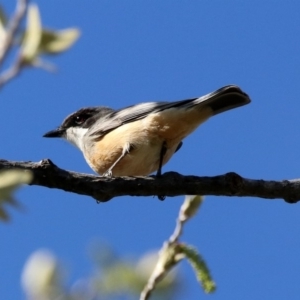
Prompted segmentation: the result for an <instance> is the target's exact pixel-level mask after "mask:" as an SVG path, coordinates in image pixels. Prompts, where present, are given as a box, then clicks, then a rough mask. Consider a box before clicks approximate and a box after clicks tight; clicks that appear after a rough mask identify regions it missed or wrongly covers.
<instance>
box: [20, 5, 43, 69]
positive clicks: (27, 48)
mask: <svg viewBox="0 0 300 300" xmlns="http://www.w3.org/2000/svg"><path fill="white" fill-rule="evenodd" d="M41 39H42V25H41V18H40V13H39V9H38V7H37V5H35V4H31V5H29V7H28V12H27V27H26V32H25V37H24V40H23V42H22V56H23V60H24V62H26V63H29V64H30V63H31V62H33V61H34V60H35V58H36V57H37V55H38V54H39V46H40V43H41Z"/></svg>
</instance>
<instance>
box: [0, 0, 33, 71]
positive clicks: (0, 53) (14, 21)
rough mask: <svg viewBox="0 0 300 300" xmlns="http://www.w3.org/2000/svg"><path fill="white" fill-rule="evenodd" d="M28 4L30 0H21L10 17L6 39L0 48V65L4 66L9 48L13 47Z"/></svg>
mask: <svg viewBox="0 0 300 300" xmlns="http://www.w3.org/2000/svg"><path fill="white" fill-rule="evenodd" d="M27 5H28V0H19V1H18V3H17V7H16V11H15V14H14V15H13V17H12V18H11V19H10V21H9V23H8V25H7V30H6V36H5V40H4V41H3V45H1V48H0V67H1V66H2V64H3V62H4V60H5V58H6V56H7V55H8V53H9V50H10V49H11V47H12V44H13V39H14V37H15V35H16V33H17V31H18V29H19V26H20V24H21V21H22V19H23V17H24V15H25V13H26V9H27Z"/></svg>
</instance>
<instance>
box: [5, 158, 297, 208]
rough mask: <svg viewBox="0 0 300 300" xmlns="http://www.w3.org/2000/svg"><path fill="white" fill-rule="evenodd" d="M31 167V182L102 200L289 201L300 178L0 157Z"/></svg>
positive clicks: (11, 164)
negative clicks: (97, 167)
mask: <svg viewBox="0 0 300 300" xmlns="http://www.w3.org/2000/svg"><path fill="white" fill-rule="evenodd" d="M15 168H17V169H21V170H24V171H31V172H32V174H33V181H32V182H31V185H39V186H44V187H48V188H56V189H61V190H64V191H67V192H72V193H76V194H81V195H87V196H91V197H93V198H95V199H96V200H97V201H101V202H105V201H109V200H111V199H112V198H114V197H118V196H125V195H129V196H153V195H165V196H169V197H173V196H179V195H215V196H238V197H258V198H265V199H284V200H285V201H286V202H288V203H296V202H298V201H300V180H299V179H295V180H283V181H265V180H253V179H246V178H242V177H241V176H240V175H238V174H236V173H232V172H231V173H227V174H224V175H220V176H214V177H197V176H183V175H180V174H178V173H175V172H168V173H165V174H163V175H162V176H161V177H160V178H155V176H149V177H115V178H106V177H99V176H94V175H87V174H80V173H75V172H70V171H66V170H63V169H60V168H58V167H57V166H56V165H54V164H53V163H52V162H51V161H50V160H48V159H45V160H42V161H40V162H36V163H35V162H15V161H8V160H0V171H1V170H10V169H15Z"/></svg>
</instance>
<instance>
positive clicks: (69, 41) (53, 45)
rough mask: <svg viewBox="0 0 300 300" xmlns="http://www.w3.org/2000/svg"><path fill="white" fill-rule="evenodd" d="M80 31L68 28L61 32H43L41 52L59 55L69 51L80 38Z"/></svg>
mask: <svg viewBox="0 0 300 300" xmlns="http://www.w3.org/2000/svg"><path fill="white" fill-rule="evenodd" d="M79 35H80V31H79V30H78V29H76V28H68V29H64V30H59V31H50V30H43V33H42V39H41V43H40V49H39V50H40V51H41V52H44V53H45V54H57V53H60V52H63V51H66V50H67V49H69V48H70V47H71V46H72V45H73V44H74V43H75V42H76V40H77V39H78V38H79Z"/></svg>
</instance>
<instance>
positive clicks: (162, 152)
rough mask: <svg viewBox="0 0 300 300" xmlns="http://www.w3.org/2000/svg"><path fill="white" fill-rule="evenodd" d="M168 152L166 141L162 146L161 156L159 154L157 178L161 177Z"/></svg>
mask: <svg viewBox="0 0 300 300" xmlns="http://www.w3.org/2000/svg"><path fill="white" fill-rule="evenodd" d="M166 152H167V143H166V141H164V142H163V144H162V146H161V149H160V154H159V165H158V170H157V172H156V176H157V177H159V176H161V169H162V164H163V160H164V156H165V155H166Z"/></svg>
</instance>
